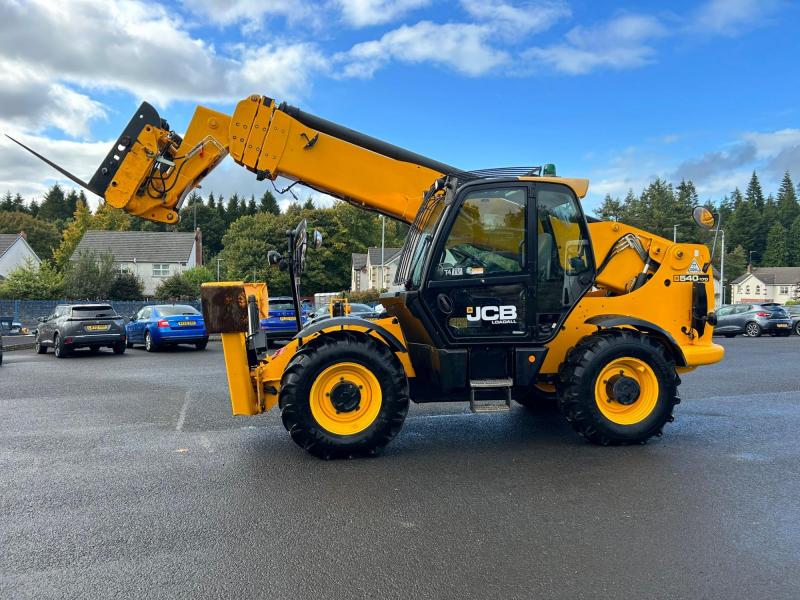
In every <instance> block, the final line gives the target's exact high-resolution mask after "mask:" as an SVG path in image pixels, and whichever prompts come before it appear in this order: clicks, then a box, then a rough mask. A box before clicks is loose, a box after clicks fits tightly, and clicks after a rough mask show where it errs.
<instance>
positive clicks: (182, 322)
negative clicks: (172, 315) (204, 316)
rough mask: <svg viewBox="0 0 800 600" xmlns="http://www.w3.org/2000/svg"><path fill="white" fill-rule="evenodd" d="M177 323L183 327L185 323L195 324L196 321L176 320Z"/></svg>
mask: <svg viewBox="0 0 800 600" xmlns="http://www.w3.org/2000/svg"><path fill="white" fill-rule="evenodd" d="M178 325H180V326H182V327H185V326H186V325H197V321H178Z"/></svg>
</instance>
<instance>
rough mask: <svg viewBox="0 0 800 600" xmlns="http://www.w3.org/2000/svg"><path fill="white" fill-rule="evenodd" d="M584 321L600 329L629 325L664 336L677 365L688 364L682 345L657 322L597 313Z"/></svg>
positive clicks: (683, 365)
mask: <svg viewBox="0 0 800 600" xmlns="http://www.w3.org/2000/svg"><path fill="white" fill-rule="evenodd" d="M584 323H586V324H588V325H594V326H596V327H597V328H599V329H603V328H609V327H619V326H621V325H627V326H628V327H633V328H634V329H638V330H639V331H643V332H645V333H650V334H654V335H657V336H659V337H661V338H663V339H664V341H665V342H666V343H667V345H668V346H669V350H670V351H671V352H672V354H673V356H674V357H675V362H676V363H677V365H678V366H679V367H685V366H686V357H685V356H684V355H683V350H681V347H680V345H678V342H676V341H675V338H673V337H672V335H671V334H670V333H669V332H668V331H666V330H665V329H663V328H661V327H659V326H658V325H656V324H655V323H651V322H650V321H645V320H644V319H637V318H636V317H628V316H625V315H595V316H594V317H591V318H590V319H586V321H584Z"/></svg>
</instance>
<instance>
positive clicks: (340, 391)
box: [330, 381, 361, 413]
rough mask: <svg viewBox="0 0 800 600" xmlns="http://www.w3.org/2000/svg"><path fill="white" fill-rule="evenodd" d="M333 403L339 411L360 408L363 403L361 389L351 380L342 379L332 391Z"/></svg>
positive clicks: (343, 411) (351, 410) (350, 410)
mask: <svg viewBox="0 0 800 600" xmlns="http://www.w3.org/2000/svg"><path fill="white" fill-rule="evenodd" d="M330 398H331V404H333V407H334V408H335V409H336V412H339V413H348V412H353V411H354V410H358V407H359V406H360V404H361V391H360V390H359V389H358V386H357V385H356V384H354V383H352V382H350V381H340V382H339V383H337V384H336V385H334V386H333V389H332V390H331V392H330Z"/></svg>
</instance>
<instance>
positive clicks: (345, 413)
mask: <svg viewBox="0 0 800 600" xmlns="http://www.w3.org/2000/svg"><path fill="white" fill-rule="evenodd" d="M356 390H357V391H356ZM382 401H383V394H382V392H381V385H380V383H378V379H377V378H376V377H375V375H374V374H373V373H372V371H370V370H369V369H368V368H367V367H365V366H363V365H360V364H358V363H351V362H343V363H336V364H335V365H331V366H330V367H328V368H327V369H325V370H324V371H323V372H322V373H320V374H319V376H318V377H317V380H316V381H315V382H314V385H312V386H311V395H310V397H309V403H310V405H311V414H312V415H313V416H314V419H315V420H316V421H317V423H319V425H320V427H322V428H323V429H325V430H326V431H328V432H330V433H333V434H336V435H353V434H356V433H359V432H361V431H364V430H365V429H367V427H369V426H370V425H372V423H373V422H374V421H375V419H376V418H377V416H378V413H379V412H380V410H381V403H382Z"/></svg>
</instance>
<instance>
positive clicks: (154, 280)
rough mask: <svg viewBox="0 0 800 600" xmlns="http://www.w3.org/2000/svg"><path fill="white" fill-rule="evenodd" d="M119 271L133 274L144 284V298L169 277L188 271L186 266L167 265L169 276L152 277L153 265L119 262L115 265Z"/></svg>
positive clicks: (177, 264)
mask: <svg viewBox="0 0 800 600" xmlns="http://www.w3.org/2000/svg"><path fill="white" fill-rule="evenodd" d="M117 264H118V265H119V267H120V269H121V270H123V271H128V272H129V273H133V274H134V275H136V276H137V277H138V278H139V279H141V280H142V284H144V295H145V296H152V295H153V294H154V293H155V291H156V288H157V287H158V284H159V283H161V282H162V281H164V279H166V278H167V277H169V276H171V275H177V274H178V273H183V272H184V271H185V270H186V269H189V268H191V267H189V266H188V265H181V264H179V263H168V264H169V274H168V275H165V276H164V277H154V276H153V263H149V262H139V261H137V262H135V263H133V262H120V263H117Z"/></svg>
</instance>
